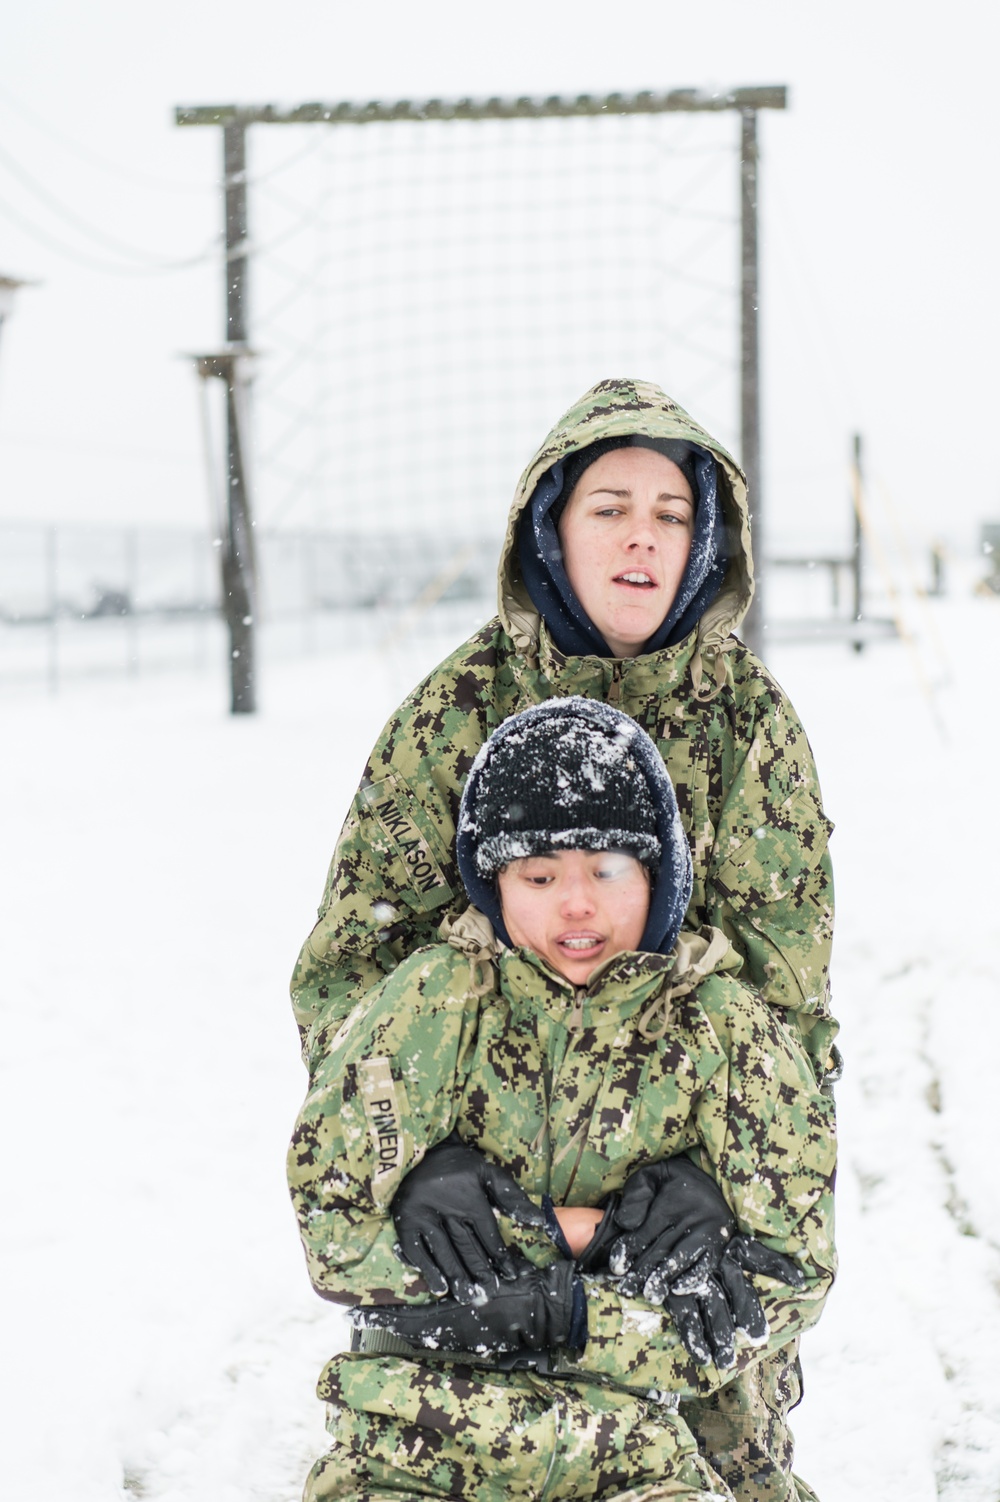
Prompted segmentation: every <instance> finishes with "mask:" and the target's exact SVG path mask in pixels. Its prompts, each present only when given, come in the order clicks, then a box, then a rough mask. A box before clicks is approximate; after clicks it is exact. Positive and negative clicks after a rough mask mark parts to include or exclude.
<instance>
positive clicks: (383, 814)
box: [292, 380, 836, 1073]
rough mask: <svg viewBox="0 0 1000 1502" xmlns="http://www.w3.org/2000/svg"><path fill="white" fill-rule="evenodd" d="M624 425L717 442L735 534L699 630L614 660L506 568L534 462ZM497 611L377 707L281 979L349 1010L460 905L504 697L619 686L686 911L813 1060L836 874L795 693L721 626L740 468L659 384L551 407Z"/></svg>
mask: <svg viewBox="0 0 1000 1502" xmlns="http://www.w3.org/2000/svg"><path fill="white" fill-rule="evenodd" d="M628 433H643V434H646V435H649V436H651V437H657V438H679V439H685V440H688V441H690V442H694V443H699V444H701V445H703V446H704V447H705V448H707V449H709V450H710V451H711V452H712V453H713V454H714V455H715V457H716V459H717V462H718V466H719V493H720V497H721V500H722V505H723V509H724V514H725V516H726V521H727V530H728V533H729V536H730V551H731V552H732V553H734V555H735V556H734V557H733V559H732V561H731V562H730V565H729V569H728V572H727V576H726V580H725V583H724V585H723V588H722V591H721V593H720V594H719V596H718V598H717V599H716V600H715V601H714V602H713V603H712V604H711V605H710V606H709V607H708V609H707V610H706V612H705V613H704V615H703V617H702V619H701V622H700V623H699V626H698V628H697V630H696V631H694V632H692V633H691V635H690V636H689V637H687V638H686V639H685V640H684V641H683V642H681V643H680V644H678V645H677V646H674V647H668V648H666V649H664V650H663V651H660V652H656V653H650V654H647V655H645V656H641V657H635V658H631V659H625V660H624V661H617V660H613V659H610V658H601V657H566V656H564V655H563V654H561V653H560V652H558V651H557V650H556V648H555V647H554V645H553V643H552V642H551V640H550V639H549V636H548V633H547V631H546V629H545V626H544V623H543V622H542V621H541V620H540V618H539V616H538V614H537V612H536V611H535V609H534V607H533V605H532V604H531V601H530V600H529V598H528V596H527V593H526V591H525V589H524V586H523V584H522V582H521V579H520V576H519V569H518V562H517V548H516V529H517V521H518V518H519V516H520V514H521V511H522V510H523V508H524V506H525V505H526V504H527V502H528V501H529V499H530V497H531V495H532V493H533V491H534V488H535V485H536V484H537V482H538V480H539V478H540V477H541V476H542V475H543V474H544V473H545V472H546V471H547V470H548V469H549V468H550V467H551V465H552V464H553V463H554V462H555V461H556V460H557V459H559V458H560V457H562V456H563V455H565V454H566V453H568V452H570V451H572V450H575V449H579V448H583V447H586V446H587V445H588V444H590V443H592V442H595V441H596V440H597V439H600V438H606V437H610V436H614V435H620V434H628ZM499 588H500V609H499V614H498V616H497V618H496V619H495V620H493V621H491V622H490V623H489V624H488V625H487V626H485V627H484V628H483V629H482V630H481V631H479V632H477V633H476V634H475V635H474V636H473V637H472V638H470V640H469V641H467V642H466V643H464V645H462V646H461V647H459V648H458V650H457V651H455V652H454V653H452V655H451V656H450V657H449V658H447V659H446V661H445V662H443V663H442V664H441V665H440V667H438V668H436V669H435V670H434V672H432V673H431V674H430V676H429V677H428V678H426V679H425V680H424V682H423V683H421V684H420V685H419V686H418V687H417V688H415V689H414V691H413V692H412V693H411V694H410V695H409V696H408V698H407V699H406V700H405V701H404V702H403V704H402V705H401V706H400V708H399V710H398V711H397V712H396V714H395V715H394V716H393V717H392V719H391V720H390V721H389V723H388V725H387V726H386V727H385V729H384V731H383V732H382V735H381V736H380V738H379V741H378V743H377V745H376V746H375V749H374V750H373V752H372V754H371V756H370V758H369V760H368V764H367V766H366V768H365V771H364V775H363V778H362V782H361V787H360V789H359V791H358V794H357V796H356V798H355V800H354V803H353V805H352V807H351V810H350V813H349V814H348V817H347V821H346V823H345V825H344V828H343V831H342V834H341V837H340V841H339V844H338V846H337V850H336V852H335V854H334V857H333V861H332V864H331V866H330V871H329V875H328V878H327V883H326V887H325V890H324V894H323V900H322V905H321V907H320V912H319V920H318V922H317V924H316V926H315V927H314V929H313V931H312V933H311V934H310V935H309V938H308V939H307V941H306V943H305V944H304V946H303V948H302V951H301V954H300V956H299V959H298V963H297V965H296V967H295V973H294V976H293V980H292V997H293V1002H294V1007H295V1013H296V1017H297V1020H298V1022H299V1025H300V1028H301V1029H302V1032H303V1035H305V1034H306V1032H307V1031H308V1028H309V1026H310V1024H311V1023H312V1022H313V1020H314V1019H315V1018H316V1016H317V1015H318V1013H319V1012H320V1011H322V1010H326V1011H327V1015H330V1014H331V1013H330V1009H331V1008H332V1012H333V1014H339V1015H340V1016H341V1017H343V1016H345V1015H346V1014H347V1012H348V1011H349V1010H350V1008H351V1006H352V1004H353V1003H354V1002H355V1001H356V1000H357V999H358V998H359V997H360V996H362V995H363V994H364V993H365V992H367V991H369V990H371V988H372V987H373V986H375V985H377V984H378V983H379V982H380V981H381V980H382V978H383V977H384V976H385V975H386V974H387V973H389V972H390V971H391V970H392V969H393V968H394V967H395V966H396V965H398V964H399V963H400V961H401V960H403V959H405V958H406V956H407V955H409V954H412V953H413V951H414V950H415V949H417V948H419V947H420V946H422V945H426V944H430V943H433V942H434V941H435V939H436V938H437V931H438V925H439V923H440V922H441V921H442V919H446V918H449V917H454V916H455V915H456V914H457V913H458V912H460V911H461V910H462V909H463V908H464V907H465V905H466V900H467V899H466V897H465V894H464V892H463V890H462V885H461V881H460V878H459V875H458V871H457V867H456V864H455V858H454V843H455V821H456V816H457V811H458V802H459V797H460V794H461V789H462V784H463V782H464V779H465V777H466V775H467V773H468V771H469V768H470V766H471V765H472V761H473V758H474V757H475V755H476V753H477V751H478V750H479V748H480V747H481V746H482V744H483V742H484V741H485V740H486V738H487V737H488V736H489V735H490V734H491V733H492V731H493V730H495V729H496V728H497V726H498V725H499V724H500V723H501V722H502V721H503V720H505V719H506V718H507V717H508V716H509V715H512V714H516V713H518V712H519V711H521V710H523V709H526V708H527V707H528V706H529V705H531V704H536V703H539V702H541V701H542V700H545V699H549V698H553V697H564V696H566V695H569V694H583V695H585V696H587V697H590V698H595V699H604V700H606V701H608V702H609V703H613V704H617V705H618V706H619V707H620V708H621V709H622V710H624V711H625V712H626V713H627V714H630V715H631V716H632V717H633V718H634V719H636V720H637V721H638V722H639V723H640V724H641V725H642V726H643V728H644V729H645V730H647V731H648V733H649V734H650V736H651V737H652V739H653V740H654V741H655V743H656V744H657V746H658V747H659V749H660V751H661V753H662V755H663V758H664V761H665V762H666V764H667V769H668V771H669V773H670V776H671V779H672V781H673V784H674V787H675V789H676V792H677V800H678V804H679V806H680V814H681V819H682V822H683V824H684V828H685V831H686V833H687V836H688V839H689V841H690V844H691V850H692V856H693V860H694V890H693V893H692V898H691V904H690V908H689V912H688V918H687V924H688V926H689V927H690V928H692V929H697V928H699V927H701V926H702V925H703V924H712V925H714V926H716V927H718V928H720V929H722V931H723V932H724V933H725V934H726V936H727V937H728V938H729V939H730V940H731V942H732V943H733V945H734V946H735V948H736V950H737V951H738V953H739V954H740V955H741V956H742V957H743V959H744V961H745V967H746V968H745V970H744V977H745V979H746V980H747V981H748V982H749V984H750V985H752V986H753V987H754V988H756V989H758V990H759V991H760V992H761V994H762V995H764V996H765V997H766V999H767V1000H768V1001H769V1002H771V1003H772V1004H774V1005H776V1006H778V1007H780V1008H781V1009H782V1015H783V1016H784V1018H785V1020H786V1021H787V1022H788V1023H789V1025H790V1026H792V1027H795V1028H797V1029H798V1031H799V1035H800V1037H801V1038H802V1039H803V1041H804V1044H805V1046H806V1049H807V1052H808V1053H809V1054H810V1056H811V1058H812V1060H813V1062H814V1065H815V1067H816V1069H817V1072H819V1073H822V1072H823V1071H825V1070H826V1069H827V1068H828V1063H829V1055H830V1044H831V1041H832V1039H833V1037H834V1035H835V1032H836V1025H835V1024H834V1023H833V1022H832V1020H831V1018H830V1013H829V999H828V986H827V967H828V963H829V955H830V941H831V931H832V921H833V887H832V878H831V873H830V865H829V858H828V855H827V837H828V834H829V830H830V825H829V823H828V821H827V819H826V818H825V817H824V814H823V811H822V806H821V801H820V790H819V784H818V782H817V778H816V770H815V767H814V764H813V758H812V753H811V751H810V748H809V744H808V741H807V740H806V737H805V734H804V732H803V730H802V726H801V725H800V723H799V721H798V718H797V717H796V715H795V712H794V710H793V709H792V707H791V705H790V704H789V702H788V700H787V699H786V697H785V695H784V694H783V692H782V690H781V689H780V688H779V687H778V685H777V684H776V683H775V682H774V680H773V679H772V678H771V677H770V675H769V674H768V672H767V670H766V669H765V668H764V667H763V665H762V664H761V663H760V662H759V661H758V659H757V658H756V657H754V656H753V654H752V653H751V652H749V651H748V650H747V649H746V647H744V646H743V645H742V643H740V642H739V641H738V640H737V639H736V638H735V637H734V636H732V635H731V632H732V630H733V629H734V627H735V626H737V625H738V623H739V621H740V620H741V619H742V617H743V615H744V613H745V611H746V609H747V606H748V605H749V603H750V598H751V595H752V562H751V555H750V533H749V521H748V516H747V505H746V486H745V482H744V478H743V475H742V473H741V472H740V470H739V468H738V467H737V465H736V464H735V463H734V461H733V460H732V459H731V458H730V456H729V455H728V454H727V453H726V451H725V450H724V449H723V448H722V447H721V446H720V445H719V444H718V443H717V442H716V440H715V439H714V438H712V437H711V436H710V435H709V434H708V433H706V432H704V430H703V429H702V428H700V427H699V426H698V424H697V423H695V422H694V421H693V420H692V419H691V418H690V417H689V416H688V415H687V413H686V412H684V411H683V409H682V408H681V407H679V406H678V405H677V404H676V403H675V402H673V401H671V400H670V398H669V397H667V396H665V395H664V394H663V392H661V391H660V390H659V389H658V388H657V387H655V386H652V385H648V384H645V383H642V382H637V381H625V380H622V381H603V382H601V383H600V384H599V385H597V386H595V387H594V388H593V389H592V390H591V391H589V392H588V393H587V394H586V396H584V397H583V398H582V399H581V400H580V401H579V402H578V403H577V404H576V405H575V406H574V407H572V408H571V409H570V411H569V412H568V413H567V414H566V415H565V417H563V418H562V419H561V421H560V422H559V423H558V424H557V426H556V427H555V428H554V429H553V431H552V432H551V433H550V434H549V436H548V438H547V439H546V440H545V443H544V444H543V445H542V448H541V449H540V450H539V452H538V454H537V455H536V456H535V458H534V459H533V460H532V462H531V463H530V464H529V466H528V468H527V469H526V470H525V473H524V475H523V476H522V478H521V481H520V483H519V485H518V488H517V493H516V495H515V498H514V503H513V506H512V509H511V515H510V521H509V524H508V529H507V536H506V541H505V544H504V549H503V554H502V558H501V563H500V586H499Z"/></svg>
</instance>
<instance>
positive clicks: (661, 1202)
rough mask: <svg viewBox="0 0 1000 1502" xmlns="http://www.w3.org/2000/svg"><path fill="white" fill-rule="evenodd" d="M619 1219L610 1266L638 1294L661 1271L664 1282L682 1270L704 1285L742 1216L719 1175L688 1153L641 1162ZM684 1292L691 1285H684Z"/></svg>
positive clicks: (623, 1286)
mask: <svg viewBox="0 0 1000 1502" xmlns="http://www.w3.org/2000/svg"><path fill="white" fill-rule="evenodd" d="M614 1218H615V1224H616V1225H617V1226H618V1227H619V1228H620V1230H621V1231H622V1232H623V1233H624V1234H622V1235H620V1236H619V1237H618V1239H617V1241H615V1242H614V1243H613V1244H612V1246H611V1248H610V1252H609V1258H608V1266H609V1270H610V1271H611V1273H612V1274H613V1275H614V1276H616V1277H622V1275H624V1276H623V1277H622V1284H621V1291H622V1293H624V1294H626V1295H627V1296H629V1297H632V1298H635V1297H637V1296H638V1294H640V1293H641V1292H642V1290H643V1288H644V1286H645V1284H646V1282H647V1280H648V1279H649V1278H650V1276H651V1274H652V1273H653V1272H654V1271H655V1272H656V1273H657V1274H658V1276H659V1278H660V1280H661V1282H662V1284H663V1287H664V1291H665V1289H666V1286H667V1284H672V1283H673V1281H674V1280H675V1279H676V1278H679V1277H680V1276H681V1274H682V1273H689V1272H690V1273H691V1274H692V1276H693V1278H694V1284H693V1286H699V1285H700V1284H702V1283H703V1282H704V1281H705V1279H706V1278H707V1277H708V1276H709V1274H710V1273H713V1272H714V1271H715V1269H716V1268H717V1267H718V1265H719V1262H720V1260H721V1258H722V1254H723V1252H724V1251H725V1250H726V1247H727V1246H728V1244H729V1242H730V1241H731V1240H732V1238H733V1237H734V1236H735V1235H736V1231H737V1225H736V1218H735V1216H734V1215H733V1213H732V1211H731V1210H730V1208H729V1206H728V1205H727V1204H726V1201H725V1199H724V1198H723V1196H722V1191H721V1190H720V1189H719V1186H718V1185H717V1184H716V1182H715V1180H714V1179H712V1178H710V1177H709V1175H708V1174H707V1173H704V1172H703V1171H702V1170H701V1169H700V1168H696V1167H695V1165H694V1164H693V1163H692V1162H691V1159H690V1158H688V1157H686V1156H684V1155H683V1154H681V1155H679V1156H678V1157H675V1158H666V1159H664V1160H663V1161H662V1162H660V1163H647V1164H645V1165H644V1166H643V1167H642V1168H637V1169H636V1171H635V1173H634V1174H633V1175H632V1176H631V1178H630V1179H629V1180H628V1182H627V1183H626V1185H625V1187H624V1189H623V1190H622V1192H621V1198H620V1199H619V1201H618V1206H617V1209H616V1210H615V1216H614ZM678 1291H679V1292H681V1293H684V1292H689V1291H690V1289H689V1288H683V1287H682V1288H680V1289H679V1290H678Z"/></svg>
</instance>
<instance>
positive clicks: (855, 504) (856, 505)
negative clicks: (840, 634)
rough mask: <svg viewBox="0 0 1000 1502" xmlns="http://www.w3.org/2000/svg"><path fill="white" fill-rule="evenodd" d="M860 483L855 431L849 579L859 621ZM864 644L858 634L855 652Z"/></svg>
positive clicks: (861, 602)
mask: <svg viewBox="0 0 1000 1502" xmlns="http://www.w3.org/2000/svg"><path fill="white" fill-rule="evenodd" d="M861 483H862V482H861V434H860V433H855V435H854V442H853V457H852V462H851V512H852V515H853V522H854V540H853V544H852V547H851V579H852V581H853V584H854V609H853V611H852V619H853V620H855V621H860V620H861V617H862V615H863V613H864V556H863V551H862V542H863V540H864V531H863V528H862V523H861V508H862V506H863V504H864V502H863V500H862V495H861ZM864 645H865V644H864V642H863V641H862V640H861V638H860V636H858V637H857V638H856V639H855V641H854V650H855V652H861V651H862V650H863V649H864Z"/></svg>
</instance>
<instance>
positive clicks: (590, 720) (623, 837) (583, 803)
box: [456, 698, 691, 953]
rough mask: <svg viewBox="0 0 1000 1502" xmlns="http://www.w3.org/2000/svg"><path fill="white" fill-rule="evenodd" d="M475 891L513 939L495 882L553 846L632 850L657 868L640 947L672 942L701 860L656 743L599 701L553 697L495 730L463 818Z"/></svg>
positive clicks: (461, 839) (471, 782)
mask: <svg viewBox="0 0 1000 1502" xmlns="http://www.w3.org/2000/svg"><path fill="white" fill-rule="evenodd" d="M456 848H457V856H458V865H459V870H460V871H461V874H462V880H463V881H464V883H465V887H466V891H467V892H468V894H469V897H470V898H471V899H472V901H473V902H474V903H475V905H476V906H477V907H478V908H479V909H480V911H481V912H483V913H485V914H486V916H487V917H488V918H489V919H490V921H491V923H492V924H493V927H494V930H495V931H496V933H497V934H498V935H499V937H500V938H501V939H503V941H504V942H505V943H509V942H510V939H509V937H508V935H507V931H506V929H505V927H504V924H503V917H502V914H501V909H500V899H499V895H498V890H497V883H496V878H497V875H498V873H499V872H500V871H501V870H502V868H503V867H504V866H506V865H507V864H508V863H509V862H510V861H512V860H518V859H522V858H524V857H525V856H529V855H540V854H543V853H546V852H549V851H553V850H624V851H626V852H627V853H628V854H629V855H633V856H635V858H636V859H637V860H639V861H641V862H642V863H643V864H644V865H646V866H648V867H649V869H650V871H651V872H652V877H653V879H652V891H651V895H650V910H649V918H648V920H647V924H646V929H645V932H644V934H643V937H642V941H641V945H640V947H641V948H642V949H644V950H652V951H662V952H664V953H666V952H668V951H669V950H670V949H672V948H673V945H674V942H675V941H676V938H677V934H678V932H679V930H680V926H681V923H682V921H683V918H684V914H685V912H686V910H687V905H688V902H689V900H690V896H691V856H690V852H689V850H688V845H687V840H686V838H685V835H684V831H683V829H682V827H681V823H680V818H679V816H678V813H677V800H676V798H675V797H674V790H673V787H672V785H671V782H670V778H669V777H668V775H667V769H666V767H665V766H664V764H663V759H662V757H661V756H660V753H659V752H658V751H657V749H656V746H655V745H654V744H653V742H652V741H651V740H650V738H649V736H648V735H647V734H646V732H645V731H644V730H643V729H642V727H641V726H640V725H638V724H637V723H636V722H635V720H633V719H630V718H629V716H628V715H626V714H623V713H622V712H621V711H620V710H617V709H613V708H612V707H611V705H609V704H604V703H603V702H602V701H600V700H596V699H583V698H570V699H549V700H547V701H546V702H545V703H544V704H536V705H534V706H533V707H532V708H531V709H527V710H525V711H524V712H523V713H522V714H519V715H513V716H512V717H511V718H510V719H509V720H505V721H504V723H503V724H502V725H501V726H500V728H499V729H498V730H496V731H494V733H493V735H491V736H490V738H489V740H488V741H487V742H486V744H485V745H484V746H483V747H482V749H481V750H480V752H479V755H478V756H477V757H476V760H475V762H474V763H473V766H472V770H471V771H470V773H469V777H468V780H467V782H466V785H465V790H464V792H463V794H462V803H461V808H460V810H459V817H458V835H457V840H456Z"/></svg>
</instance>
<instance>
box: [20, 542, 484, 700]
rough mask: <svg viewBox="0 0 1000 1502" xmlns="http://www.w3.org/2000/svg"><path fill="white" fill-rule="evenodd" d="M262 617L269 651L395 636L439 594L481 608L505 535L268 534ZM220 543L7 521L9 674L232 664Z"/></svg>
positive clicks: (260, 545)
mask: <svg viewBox="0 0 1000 1502" xmlns="http://www.w3.org/2000/svg"><path fill="white" fill-rule="evenodd" d="M256 542H257V557H258V568H259V574H260V595H259V598H260V605H259V613H260V627H261V633H262V640H263V644H264V646H265V649H266V651H267V653H268V655H269V656H271V657H274V656H275V655H278V656H290V655H296V654H301V653H308V652H316V651H323V650H326V649H328V648H335V647H343V645H344V642H345V641H347V640H349V641H351V642H352V643H355V644H357V645H379V644H382V643H385V644H387V645H391V643H392V642H393V641H394V640H396V639H398V638H400V637H402V636H405V635H406V634H407V633H408V632H412V631H413V630H414V629H417V628H418V626H419V624H420V623H421V622H422V621H423V620H424V619H425V618H426V617H427V616H428V615H430V614H432V613H433V612H434V611H436V610H438V609H439V608H440V607H441V606H444V605H448V604H450V603H454V602H461V601H465V602H468V604H469V606H470V607H479V613H480V615H481V618H482V619H486V618H487V617H488V616H489V615H490V614H491V613H492V610H493V600H494V597H495V593H496V584H495V580H496V558H497V551H498V539H497V538H496V537H482V536H480V537H475V536H470V537H464V538H463V537H454V536H451V535H447V536H444V535H441V536H438V535H435V534H431V533H426V532H395V533H392V534H389V535H385V536H381V535H375V534H372V533H363V532H357V533H350V532H344V533H331V532H277V531H273V532H260V533H258V536H257V539H256ZM219 596H220V583H219V567H218V544H217V543H215V542H214V541H213V539H212V538H211V537H210V536H209V535H208V533H207V532H193V531H180V530H169V529H165V528H164V529H147V528H137V527H131V528H122V527H84V526H71V525H62V524H60V525H52V526H40V525H32V524H28V523H17V524H10V523H8V524H6V525H4V526H3V528H2V546H0V685H3V684H8V685H10V684H16V683H24V684H47V685H48V687H49V689H50V690H52V691H55V690H57V689H58V687H59V684H60V683H61V682H63V681H66V680H70V679H77V678H82V677H87V676H93V675H105V676H107V675H137V674H140V673H149V672H154V671H161V670H166V669H174V670H176V669H187V670H191V669H195V670H204V669H214V668H216V667H218V666H220V665H221V664H222V662H223V656H224V652H225V638H224V633H223V630H222V624H221V616H220V608H219V603H220V602H219Z"/></svg>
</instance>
